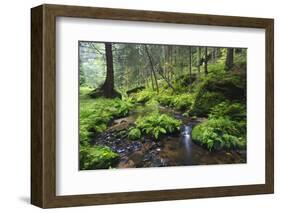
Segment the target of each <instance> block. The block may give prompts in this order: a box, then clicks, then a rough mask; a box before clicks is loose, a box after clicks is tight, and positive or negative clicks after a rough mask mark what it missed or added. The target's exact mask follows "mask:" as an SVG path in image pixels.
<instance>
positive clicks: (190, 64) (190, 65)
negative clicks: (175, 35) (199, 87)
mask: <svg viewBox="0 0 281 213" xmlns="http://www.w3.org/2000/svg"><path fill="white" fill-rule="evenodd" d="M188 49H189V81H190V82H189V83H190V84H191V72H192V54H191V46H189V48H188Z"/></svg>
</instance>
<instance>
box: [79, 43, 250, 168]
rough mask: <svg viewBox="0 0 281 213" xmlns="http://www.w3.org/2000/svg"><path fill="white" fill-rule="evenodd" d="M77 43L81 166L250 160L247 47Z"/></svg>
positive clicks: (97, 166) (139, 166) (131, 166)
mask: <svg viewBox="0 0 281 213" xmlns="http://www.w3.org/2000/svg"><path fill="white" fill-rule="evenodd" d="M78 45H79V54H78V55H79V57H78V58H79V169H80V170H95V169H117V168H118V169H119V168H145V167H166V166H191V165H214V164H237V163H246V160H247V152H246V148H247V142H246V138H247V137H246V136H247V130H246V126H247V116H246V84H247V82H246V68H247V49H246V48H235V47H232V48H225V47H207V46H187V45H185V46H183V45H162V44H161V45H159V44H132V43H112V42H93V41H79V42H78Z"/></svg>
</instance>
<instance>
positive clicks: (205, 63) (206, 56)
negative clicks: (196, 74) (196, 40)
mask: <svg viewBox="0 0 281 213" xmlns="http://www.w3.org/2000/svg"><path fill="white" fill-rule="evenodd" d="M204 51H205V55H204V72H205V75H208V48H207V47H205V49H204Z"/></svg>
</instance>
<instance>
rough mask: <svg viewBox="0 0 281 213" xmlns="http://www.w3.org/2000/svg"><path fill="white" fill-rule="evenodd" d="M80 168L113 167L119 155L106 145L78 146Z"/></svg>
mask: <svg viewBox="0 0 281 213" xmlns="http://www.w3.org/2000/svg"><path fill="white" fill-rule="evenodd" d="M79 159H80V161H79V162H80V169H82V170H87V169H108V168H111V167H114V166H115V165H116V164H117V163H118V160H119V155H118V154H117V153H115V152H113V151H112V150H111V149H110V148H109V147H107V146H80V155H79Z"/></svg>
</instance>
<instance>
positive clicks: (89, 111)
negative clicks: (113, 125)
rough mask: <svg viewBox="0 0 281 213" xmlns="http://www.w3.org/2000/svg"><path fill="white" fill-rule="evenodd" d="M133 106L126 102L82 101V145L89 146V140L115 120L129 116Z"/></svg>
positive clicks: (112, 100) (101, 99) (117, 99)
mask: <svg viewBox="0 0 281 213" xmlns="http://www.w3.org/2000/svg"><path fill="white" fill-rule="evenodd" d="M132 107H133V105H132V104H131V103H130V102H127V101H125V100H120V99H119V98H115V99H105V98H98V99H89V98H88V99H81V100H80V134H79V137H80V143H81V144H87V142H88V138H89V137H90V136H93V135H94V134H95V133H101V132H103V131H105V130H106V128H107V126H108V124H109V122H110V121H111V120H112V119H113V118H119V117H124V116H126V115H128V113H129V111H130V109H131V108H132Z"/></svg>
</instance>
